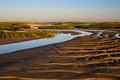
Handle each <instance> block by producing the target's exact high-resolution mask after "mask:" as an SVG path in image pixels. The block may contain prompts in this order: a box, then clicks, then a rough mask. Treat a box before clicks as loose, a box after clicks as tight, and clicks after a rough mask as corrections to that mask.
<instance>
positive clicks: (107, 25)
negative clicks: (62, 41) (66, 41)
mask: <svg viewBox="0 0 120 80" xmlns="http://www.w3.org/2000/svg"><path fill="white" fill-rule="evenodd" d="M46 24H52V25H53V26H42V27H39V29H74V28H86V29H96V28H120V22H58V23H57V22H51V23H46ZM54 24H55V25H54ZM56 24H58V25H56Z"/></svg>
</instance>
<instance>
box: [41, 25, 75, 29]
mask: <svg viewBox="0 0 120 80" xmlns="http://www.w3.org/2000/svg"><path fill="white" fill-rule="evenodd" d="M73 28H74V27H73V26H69V25H66V26H64V25H61V26H43V27H39V29H73Z"/></svg>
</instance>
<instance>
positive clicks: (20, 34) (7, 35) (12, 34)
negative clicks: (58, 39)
mask: <svg viewBox="0 0 120 80" xmlns="http://www.w3.org/2000/svg"><path fill="white" fill-rule="evenodd" d="M50 36H54V33H51V32H3V31H0V38H21V37H34V38H42V37H50Z"/></svg>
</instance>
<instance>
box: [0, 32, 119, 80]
mask: <svg viewBox="0 0 120 80" xmlns="http://www.w3.org/2000/svg"><path fill="white" fill-rule="evenodd" d="M99 33H100V32H94V34H93V35H92V36H86V37H77V38H74V39H72V40H69V41H66V42H62V43H57V44H52V45H47V46H42V47H37V48H32V49H27V50H21V51H17V52H13V53H8V54H3V55H0V79H1V80H66V79H68V80H70V79H76V80H77V79H78V80H120V39H119V38H116V37H115V35H116V34H117V33H116V32H102V33H101V34H100V36H101V37H99V36H98V34H99ZM106 35H107V36H106Z"/></svg>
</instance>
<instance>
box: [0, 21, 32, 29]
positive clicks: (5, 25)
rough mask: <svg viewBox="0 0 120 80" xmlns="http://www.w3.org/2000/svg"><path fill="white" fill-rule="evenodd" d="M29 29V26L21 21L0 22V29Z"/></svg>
mask: <svg viewBox="0 0 120 80" xmlns="http://www.w3.org/2000/svg"><path fill="white" fill-rule="evenodd" d="M23 28H24V29H29V28H30V26H28V25H26V23H23V22H0V30H12V31H15V30H20V29H23Z"/></svg>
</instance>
